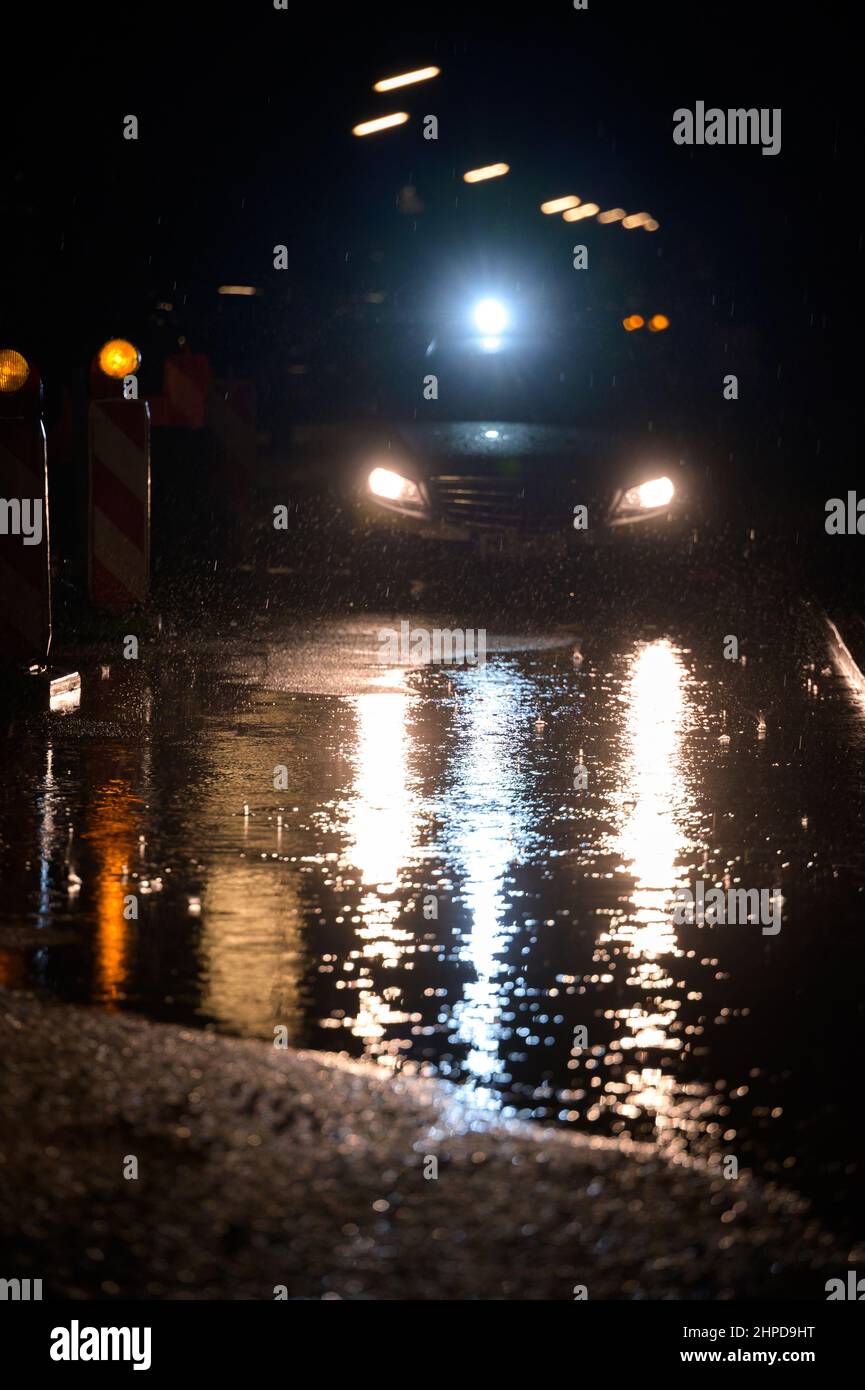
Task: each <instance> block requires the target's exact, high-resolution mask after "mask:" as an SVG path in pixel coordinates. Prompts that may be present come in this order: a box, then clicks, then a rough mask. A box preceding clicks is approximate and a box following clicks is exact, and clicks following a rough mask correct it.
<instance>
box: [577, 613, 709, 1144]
mask: <svg viewBox="0 0 865 1390" xmlns="http://www.w3.org/2000/svg"><path fill="white" fill-rule="evenodd" d="M691 699H692V697H691V687H690V683H689V679H688V672H687V670H686V668H685V666H684V663H683V661H682V657H681V653H680V652H678V651H677V650H676V649H675V648H674V646H673V645H672V644H671V643H670V642H668V641H665V640H659V641H656V642H653V643H650V644H646V645H643V646H640V647H638V648H637V650H636V651H635V652H633V653H632V655H631V656H630V658H629V660H628V672H627V676H626V679H625V681H624V685H623V700H624V711H625V722H624V732H623V737H622V747H621V759H620V783H621V788H622V790H621V792H620V793H619V795H618V797H617V798H616V800H617V803H618V804H617V806H616V808H615V810H616V813H617V820H618V824H617V828H616V830H615V832H614V834H613V835H612V836H610V837H608V840H607V843H606V844H603V843H602V848H603V849H607V850H609V851H611V852H612V853H614V854H616V855H618V856H619V857H620V860H621V866H620V867H621V872H622V873H623V874H626V875H628V876H629V877H630V878H632V880H633V887H632V888H631V889H630V890H629V892H628V898H627V901H626V903H625V904H624V906H623V907H622V909H621V910H620V911H618V912H617V913H616V914H615V916H614V917H613V918H612V920H611V921H610V925H609V928H608V930H607V931H605V932H602V933H601V934H600V936H599V938H598V940H599V944H600V945H602V946H607V945H610V946H611V947H612V949H613V950H614V952H616V954H618V955H619V956H623V957H624V958H625V960H626V961H627V963H628V975H627V987H628V989H629V991H630V992H632V994H633V996H634V997H633V1002H631V1003H629V1004H627V1005H625V1006H624V1007H620V1008H619V1009H618V1010H617V1011H616V1016H617V1019H618V1021H619V1023H620V1025H621V1031H620V1033H619V1035H618V1037H617V1046H618V1048H619V1049H621V1052H622V1054H624V1056H625V1059H626V1060H627V1057H628V1054H632V1053H635V1052H639V1053H644V1052H656V1053H661V1052H664V1051H667V1052H676V1051H679V1050H680V1049H681V1047H682V1045H683V1038H682V1036H681V1034H680V1033H677V1024H678V1014H679V1011H680V1007H681V1000H680V998H679V997H677V994H678V993H679V991H677V990H676V988H675V986H674V977H675V975H676V965H675V962H676V961H677V960H678V959H679V958H680V957H681V955H682V949H681V947H680V944H679V940H678V936H677V932H676V928H675V926H674V925H673V918H672V903H671V900H672V899H673V896H674V893H675V890H676V889H677V888H679V887H681V886H685V885H687V882H688V873H687V861H688V857H689V856H690V855H692V854H693V852H694V851H695V849H696V847H697V846H696V841H695V840H694V838H693V837H692V833H691V826H692V824H693V821H694V812H693V809H692V807H691V806H690V805H689V802H688V788H689V777H688V770H687V767H686V765H685V760H684V750H683V739H684V734H685V731H686V729H687V728H688V726H689V725H690V724H692V723H693V722H694V720H695V711H694V709H693V707H692V703H691ZM647 995H651V996H652V999H653V1002H652V1003H651V1004H650V1005H647V1004H646V1003H645V1002H644V1001H645V1000H646V996H647ZM675 1089H676V1083H675V1078H674V1076H673V1075H670V1074H667V1075H664V1074H663V1073H662V1071H661V1069H660V1068H659V1067H658V1066H657V1065H654V1066H652V1065H644V1066H641V1067H639V1068H638V1069H633V1070H626V1071H625V1072H624V1074H623V1075H622V1076H621V1077H619V1078H618V1079H617V1080H615V1081H612V1082H608V1083H607V1086H606V1087H605V1091H604V1095H603V1097H602V1098H601V1099H600V1100H599V1101H598V1103H597V1105H596V1107H595V1109H594V1110H593V1111H592V1112H591V1114H592V1115H597V1114H600V1113H601V1111H602V1110H604V1109H607V1110H611V1111H613V1112H615V1113H616V1114H618V1115H621V1116H625V1117H627V1118H629V1119H634V1118H637V1117H638V1116H641V1115H644V1116H651V1117H652V1118H653V1119H654V1121H655V1124H656V1126H657V1128H658V1130H659V1131H660V1130H662V1129H663V1128H664V1127H665V1125H666V1124H667V1123H668V1122H669V1118H670V1110H671V1104H672V1096H673V1093H674V1091H675Z"/></svg>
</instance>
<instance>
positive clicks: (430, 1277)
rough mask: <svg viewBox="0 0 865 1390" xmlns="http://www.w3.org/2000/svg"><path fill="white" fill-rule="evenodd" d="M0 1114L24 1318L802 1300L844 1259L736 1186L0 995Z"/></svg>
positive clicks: (204, 1040) (794, 1212) (333, 1067)
mask: <svg viewBox="0 0 865 1390" xmlns="http://www.w3.org/2000/svg"><path fill="white" fill-rule="evenodd" d="M0 1094H2V1096H3V1110H4V1123H3V1127H2V1137H0V1260H2V1268H0V1275H2V1276H3V1277H5V1278H11V1277H14V1276H15V1275H18V1276H19V1277H27V1276H28V1275H30V1276H31V1277H34V1278H42V1279H43V1281H44V1294H45V1297H47V1298H77V1299H83V1298H96V1297H125V1298H187V1299H200V1298H220V1299H221V1298H229V1299H231V1298H261V1299H273V1298H274V1297H275V1293H274V1290H275V1289H276V1288H277V1286H284V1288H285V1290H286V1293H287V1296H288V1297H289V1298H306V1299H321V1298H344V1299H345V1298H348V1299H358V1298H361V1299H364V1298H373V1299H379V1298H380V1299H401V1298H407V1299H453V1298H470V1299H474V1298H480V1299H489V1298H499V1299H515V1300H521V1299H568V1300H570V1299H572V1298H574V1297H575V1293H574V1288H575V1286H577V1285H582V1286H585V1288H586V1291H587V1296H588V1298H589V1299H599V1298H625V1299H629V1298H712V1299H714V1298H731V1297H757V1298H774V1297H779V1296H787V1295H793V1296H799V1297H803V1298H806V1299H820V1300H822V1299H824V1298H825V1292H824V1283H825V1280H826V1278H828V1277H832V1276H833V1275H838V1274H841V1273H843V1269H844V1263H845V1260H846V1255H847V1252H846V1251H845V1250H844V1249H843V1248H841V1247H839V1246H838V1245H837V1244H836V1243H835V1242H834V1241H833V1239H832V1238H831V1237H830V1236H829V1235H827V1234H826V1233H825V1232H822V1231H821V1230H820V1228H819V1226H818V1224H817V1223H816V1222H815V1221H814V1220H813V1219H811V1218H809V1217H808V1215H807V1212H806V1210H805V1208H804V1207H803V1205H802V1203H801V1202H800V1201H799V1200H798V1199H795V1198H793V1197H791V1196H790V1195H788V1194H784V1193H781V1192H779V1191H774V1190H770V1189H767V1188H765V1187H761V1186H758V1185H757V1184H756V1183H755V1182H752V1181H750V1180H749V1179H748V1178H747V1177H740V1178H739V1179H738V1180H736V1181H733V1182H728V1181H725V1180H724V1179H723V1178H722V1177H721V1176H720V1175H719V1174H716V1175H710V1174H708V1173H707V1172H706V1171H705V1170H701V1169H699V1168H697V1167H694V1166H690V1167H686V1166H678V1165H677V1166H671V1165H670V1164H669V1163H668V1162H666V1161H664V1160H662V1159H660V1158H659V1157H658V1156H657V1154H656V1153H655V1152H654V1151H653V1150H651V1149H648V1148H636V1147H633V1146H630V1147H628V1148H625V1147H623V1146H620V1145H618V1144H617V1143H615V1142H611V1141H604V1140H588V1139H580V1138H579V1137H575V1136H573V1135H571V1134H565V1133H564V1132H559V1131H554V1130H546V1129H542V1128H541V1127H539V1126H530V1127H529V1126H526V1125H523V1124H510V1123H502V1122H501V1121H499V1122H491V1121H490V1118H489V1115H485V1114H483V1113H481V1112H479V1111H477V1110H473V1109H472V1107H471V1106H470V1105H469V1104H468V1103H467V1101H466V1099H465V1097H464V1095H463V1094H461V1093H458V1092H455V1091H454V1090H452V1089H451V1088H449V1087H447V1086H445V1085H443V1084H442V1083H440V1082H434V1081H423V1080H417V1079H413V1078H404V1079H393V1078H391V1077H389V1076H387V1075H385V1074H384V1073H382V1072H381V1071H380V1070H378V1069H372V1068H369V1067H367V1066H363V1065H358V1064H354V1063H347V1062H344V1061H342V1060H341V1059H339V1058H335V1057H333V1056H326V1055H321V1054H313V1053H304V1052H294V1051H290V1050H283V1049H279V1048H276V1047H274V1046H271V1045H269V1044H267V1043H263V1042H255V1041H239V1040H234V1039H230V1038H224V1037H219V1036H216V1035H213V1034H209V1033H205V1032H196V1031H187V1030H184V1029H180V1028H176V1027H173V1026H168V1025H164V1024H153V1023H149V1022H146V1021H143V1020H141V1019H138V1018H134V1017H128V1016H118V1015H110V1014H105V1013H99V1012H96V1011H93V1010H85V1009H78V1008H73V1007H71V1006H66V1005H57V1004H45V1003H42V1002H40V1001H37V1000H36V999H34V998H32V997H31V996H28V995H23V994H10V993H6V992H3V991H0ZM129 1156H134V1157H135V1158H137V1161H138V1174H139V1175H138V1178H137V1179H133V1180H130V1179H127V1178H124V1166H126V1167H127V1168H128V1167H129V1163H128V1158H129ZM433 1158H434V1159H435V1160H436V1161H437V1172H438V1176H437V1177H430V1176H425V1172H426V1173H427V1174H429V1173H431V1172H432V1171H434V1169H435V1166H436V1165H434V1164H433V1163H432V1162H431V1161H430V1160H431V1159H433ZM283 1296H285V1295H283Z"/></svg>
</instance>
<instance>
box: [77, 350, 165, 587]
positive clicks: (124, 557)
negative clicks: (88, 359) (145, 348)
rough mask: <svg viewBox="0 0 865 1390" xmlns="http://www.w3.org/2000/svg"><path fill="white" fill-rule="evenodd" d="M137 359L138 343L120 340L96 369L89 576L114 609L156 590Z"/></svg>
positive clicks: (146, 426)
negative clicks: (152, 577)
mask: <svg viewBox="0 0 865 1390" xmlns="http://www.w3.org/2000/svg"><path fill="white" fill-rule="evenodd" d="M111 349H114V352H113V355H112V352H111V351H110V350H111ZM138 363H139V358H138V352H137V350H136V349H135V348H134V347H133V346H132V344H131V343H125V342H123V341H122V340H115V342H114V343H107V344H106V345H105V347H103V349H102V350H101V352H100V353H99V354H98V355H97V357H96V358H94V362H93V366H92V368H91V397H92V399H91V402H90V410H89V420H88V453H89V470H90V502H89V509H88V510H89V548H88V580H89V589H90V600H91V602H92V603H93V604H94V606H95V607H97V608H102V609H109V610H112V611H114V612H124V611H127V610H129V609H132V608H135V607H138V606H139V605H141V604H143V603H144V602H145V601H146V599H147V596H148V592H149V588H150V411H149V407H148V404H147V401H146V400H139V399H138V396H137V379H136V376H135V372H136V371H137V369H138Z"/></svg>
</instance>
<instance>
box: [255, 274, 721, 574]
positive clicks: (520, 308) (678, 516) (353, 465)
mask: <svg viewBox="0 0 865 1390" xmlns="http://www.w3.org/2000/svg"><path fill="white" fill-rule="evenodd" d="M628 336H629V335H627V334H626V333H625V332H624V330H623V328H622V322H621V318H620V316H619V315H618V314H615V315H613V314H612V313H610V314H607V315H606V320H605V321H604V320H603V319H601V318H600V316H598V315H592V314H590V313H587V312H585V311H581V312H572V313H566V314H562V313H556V311H555V310H554V308H553V307H552V306H549V305H548V306H546V308H545V309H542V308H541V307H540V306H539V305H538V304H537V303H532V301H531V298H530V297H529V298H527V297H526V296H522V297H520V296H518V295H516V294H515V295H514V296H513V297H512V298H508V297H506V296H497V295H494V294H492V293H486V294H482V295H481V296H479V297H477V298H476V299H475V300H474V301H473V302H471V303H469V304H467V305H466V306H464V308H463V309H462V310H460V309H459V307H455V308H452V309H451V311H450V312H449V313H448V314H446V315H444V316H441V317H439V319H438V320H437V321H434V320H432V319H430V318H428V317H422V318H421V319H420V320H419V321H418V320H412V321H406V320H405V319H404V318H399V317H398V316H397V317H396V318H395V319H394V321H392V322H389V323H388V322H385V323H382V322H379V323H378V324H377V325H376V326H375V328H374V329H373V330H372V331H361V330H358V331H357V332H352V331H351V329H350V326H349V325H346V324H344V325H343V330H342V332H341V334H340V339H339V342H338V343H334V344H331V345H329V347H328V348H327V349H326V351H325V352H324V355H323V358H322V356H321V355H319V358H318V360H306V361H304V362H303V363H298V364H296V366H295V373H296V374H295V375H294V377H293V378H290V379H293V380H294V381H295V382H300V383H302V388H301V390H300V392H299V393H296V394H295V396H294V397H293V399H292V401H291V403H290V406H289V407H288V412H289V416H290V423H289V424H288V425H287V427H286V429H285V430H284V431H283V434H282V436H281V437H282V439H283V441H284V443H286V441H287V448H286V449H284V451H283V455H282V460H281V464H280V469H281V472H280V470H278V472H280V476H281V477H282V479H283V481H286V480H287V477H288V473H289V472H290V475H291V477H292V479H293V480H294V481H295V483H297V484H301V483H303V485H304V486H305V487H306V488H307V489H309V488H310V487H312V488H314V487H316V486H322V487H326V488H328V489H329V490H330V491H331V495H332V496H333V497H334V498H335V500H336V501H337V504H338V506H339V507H340V508H341V509H342V510H343V512H344V514H345V515H346V516H348V517H350V518H351V519H352V521H353V524H354V528H355V530H356V531H360V532H362V533H364V534H365V535H367V536H376V535H378V536H381V537H383V538H384V537H386V538H387V540H388V542H389V544H390V545H391V546H401V547H402V548H403V549H408V550H409V551H410V550H411V548H412V546H413V545H414V546H419V545H420V544H422V543H423V544H429V543H434V544H435V546H436V547H437V548H439V549H441V548H444V550H448V549H453V548H461V549H463V550H467V551H470V552H472V553H475V554H478V555H481V556H490V557H497V558H503V559H507V558H514V559H520V558H523V559H525V558H527V557H530V556H532V555H535V556H538V557H544V558H550V557H551V556H555V555H557V554H565V553H567V551H568V550H569V549H570V548H571V547H573V546H577V545H579V546H585V545H590V546H591V545H602V544H616V543H621V542H622V541H623V540H624V538H625V536H626V535H627V534H631V535H635V534H637V533H639V534H640V535H642V536H644V537H645V536H648V535H650V534H651V535H653V536H655V537H659V536H661V537H663V538H665V539H669V538H670V537H671V536H672V535H673V534H675V533H676V532H677V531H680V530H681V529H682V528H683V527H684V526H685V525H687V523H688V520H689V517H690V515H691V511H692V507H693V502H694V485H693V475H692V471H691V469H690V468H689V465H688V463H687V461H686V459H685V458H684V457H683V456H682V441H681V438H680V437H679V436H677V434H676V432H675V431H673V430H667V431H664V430H663V429H662V428H661V423H660V420H659V419H654V418H652V392H653V389H654V388H653V387H652V384H651V383H652V381H653V380H654V379H655V378H656V377H657V373H656V372H652V371H651V370H650V369H649V368H648V367H647V364H646V361H645V360H639V359H637V360H635V359H634V354H633V350H632V349H630V347H627V348H626V345H624V344H622V343H621V340H622V339H625V338H627V337H628ZM646 336H648V335H646ZM611 344H612V345H615V344H618V360H617V358H616V351H615V348H614V350H613V352H612V356H611V353H610V347H611ZM650 347H651V345H649V344H647V349H648V348H650ZM657 405H658V400H657V398H656V400H655V406H656V408H655V411H654V414H655V415H656V416H657V415H658V413H659V412H658V409H657ZM288 460H290V466H289V469H288V470H287V471H286V468H285V464H286V462H287V461H288Z"/></svg>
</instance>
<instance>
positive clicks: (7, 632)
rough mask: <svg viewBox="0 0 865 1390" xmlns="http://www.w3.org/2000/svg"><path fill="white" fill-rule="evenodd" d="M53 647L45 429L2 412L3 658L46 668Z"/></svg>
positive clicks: (0, 548)
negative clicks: (49, 652)
mask: <svg viewBox="0 0 865 1390" xmlns="http://www.w3.org/2000/svg"><path fill="white" fill-rule="evenodd" d="M36 408H37V411H38V406H37V407H36ZM50 646H51V558H50V543H49V535H48V468H47V459H46V447H45V427H44V425H43V423H42V417H41V415H40V414H38V413H37V414H36V416H35V418H30V419H27V418H22V417H19V418H14V417H12V418H10V416H9V415H8V414H3V413H0V659H2V660H4V661H6V662H9V663H11V664H12V665H14V666H16V667H23V668H27V667H30V666H43V665H44V664H45V662H46V660H47V657H48V649H49V647H50Z"/></svg>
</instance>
